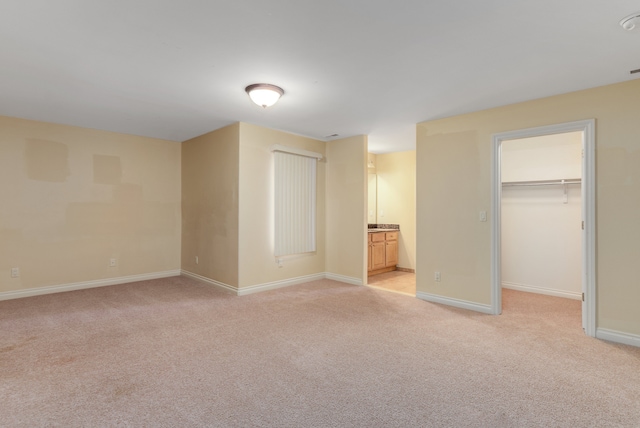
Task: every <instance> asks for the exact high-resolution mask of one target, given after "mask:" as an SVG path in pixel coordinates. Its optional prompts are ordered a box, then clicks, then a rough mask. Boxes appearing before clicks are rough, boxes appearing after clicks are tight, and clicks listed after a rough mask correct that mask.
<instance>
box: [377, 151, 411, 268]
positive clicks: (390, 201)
mask: <svg viewBox="0 0 640 428" xmlns="http://www.w3.org/2000/svg"><path fill="white" fill-rule="evenodd" d="M376 171H377V174H376V175H377V188H378V204H377V206H378V216H377V219H378V220H377V223H385V224H398V225H400V240H399V245H398V267H400V268H405V269H410V270H415V268H416V151H415V150H411V151H406V152H395V153H386V154H379V155H376Z"/></svg>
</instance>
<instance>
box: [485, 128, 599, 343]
mask: <svg viewBox="0 0 640 428" xmlns="http://www.w3.org/2000/svg"><path fill="white" fill-rule="evenodd" d="M594 127H595V123H594V121H593V120H587V121H580V122H571V123H565V124H559V125H552V126H546V127H540V128H530V129H524V130H519V131H512V132H506V133H501V134H497V135H494V137H493V183H492V185H493V189H492V190H493V192H492V203H493V213H494V216H493V219H492V220H493V221H492V296H491V298H492V310H493V312H494V313H495V314H500V313H501V312H502V287H505V288H512V289H516V290H522V291H529V292H535V293H541V294H548V295H553V296H561V297H568V298H574V299H579V300H582V326H583V329H584V331H585V333H586V334H587V335H589V336H595V241H594V239H595V197H594V196H595V183H594V180H595V177H594V173H595V170H594V162H595V159H594V156H595V150H594V148H595V134H594V131H595V129H594Z"/></svg>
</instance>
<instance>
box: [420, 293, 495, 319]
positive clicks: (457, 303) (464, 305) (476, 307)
mask: <svg viewBox="0 0 640 428" xmlns="http://www.w3.org/2000/svg"><path fill="white" fill-rule="evenodd" d="M416 297H417V298H418V299H422V300H426V301H427V302H432V303H440V304H442V305H448V306H453V307H456V308H461V309H468V310H470V311H475V312H481V313H483V314H489V315H491V314H492V313H493V311H492V309H491V305H483V304H480V303H475V302H469V301H467V300H459V299H454V298H452V297H443V296H438V295H436V294H430V293H425V292H422V291H418V292H417V293H416Z"/></svg>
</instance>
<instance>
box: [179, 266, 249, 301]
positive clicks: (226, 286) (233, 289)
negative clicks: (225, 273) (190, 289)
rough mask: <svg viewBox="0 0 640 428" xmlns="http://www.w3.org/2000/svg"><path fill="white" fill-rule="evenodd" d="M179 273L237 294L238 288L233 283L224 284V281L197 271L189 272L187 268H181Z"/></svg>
mask: <svg viewBox="0 0 640 428" xmlns="http://www.w3.org/2000/svg"><path fill="white" fill-rule="evenodd" d="M180 274H182V275H184V276H186V277H189V278H191V279H195V280H196V281H200V282H204V283H205V284H209V285H213V286H214V287H216V288H219V289H220V290H222V291H226V292H228V293H229V292H230V293H231V294H235V295H236V296H237V295H238V288H237V287H234V286H233V285H229V284H225V283H224V282H220V281H216V280H215V279H211V278H207V277H206V276H202V275H198V274H197V273H193V272H189V271H188V270H184V269H183V270H181V271H180Z"/></svg>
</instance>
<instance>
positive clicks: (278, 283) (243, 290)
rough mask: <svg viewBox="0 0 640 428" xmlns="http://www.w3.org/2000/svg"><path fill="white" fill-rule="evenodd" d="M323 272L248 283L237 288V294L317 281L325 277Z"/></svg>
mask: <svg viewBox="0 0 640 428" xmlns="http://www.w3.org/2000/svg"><path fill="white" fill-rule="evenodd" d="M325 278H326V276H325V274H324V273H316V274H312V275H305V276H298V277H295V278H289V279H283V280H280V281H273V282H266V283H264V284H256V285H250V286H248V287H242V288H240V289H238V296H246V295H247V294H253V293H260V292H262V291H268V290H275V289H276V288H282V287H289V286H291V285H298V284H304V283H305V282H311V281H317V280H319V279H325Z"/></svg>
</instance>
